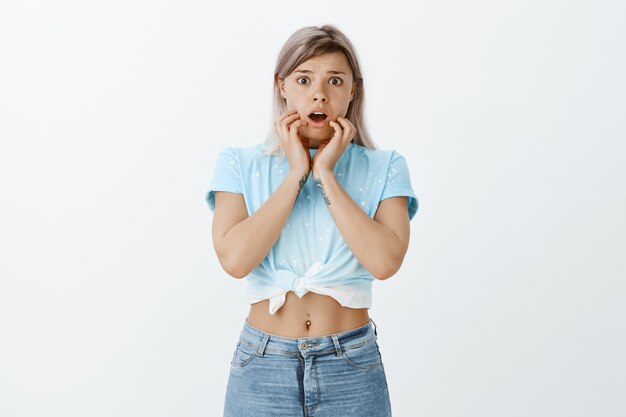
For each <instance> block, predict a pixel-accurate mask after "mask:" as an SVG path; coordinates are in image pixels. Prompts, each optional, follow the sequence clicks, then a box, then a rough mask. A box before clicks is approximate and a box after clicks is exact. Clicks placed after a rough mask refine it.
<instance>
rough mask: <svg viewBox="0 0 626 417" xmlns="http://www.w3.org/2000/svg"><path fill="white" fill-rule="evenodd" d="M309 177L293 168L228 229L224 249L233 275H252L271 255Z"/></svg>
mask: <svg viewBox="0 0 626 417" xmlns="http://www.w3.org/2000/svg"><path fill="white" fill-rule="evenodd" d="M306 178H307V177H306V176H305V175H300V174H298V173H295V172H293V171H290V172H289V173H288V174H287V176H286V177H285V179H284V180H283V182H282V183H281V184H280V185H279V186H278V188H277V189H276V190H275V191H274V192H273V193H272V195H271V196H270V197H269V198H268V199H267V200H266V201H265V202H264V203H263V204H262V205H261V207H259V208H258V209H257V210H256V211H255V212H254V213H253V214H252V215H250V216H249V217H246V219H244V220H243V221H241V222H239V223H238V224H236V225H235V226H233V227H232V228H231V229H230V230H229V231H228V232H227V233H226V235H225V236H224V241H223V244H224V249H225V250H224V253H226V254H227V257H228V259H227V261H226V262H227V264H228V265H231V271H232V273H233V275H235V276H236V277H238V278H242V277H244V276H246V275H248V273H250V271H252V269H254V268H255V267H256V266H257V265H259V264H260V263H261V262H262V261H263V259H264V258H265V257H266V256H267V254H268V252H269V251H270V249H271V248H272V246H273V245H274V243H276V241H277V240H278V238H279V237H280V234H281V232H282V230H283V228H284V227H285V224H286V223H287V219H288V218H289V214H290V213H291V210H292V208H293V205H294V203H295V201H296V198H297V197H298V194H299V192H300V190H301V188H302V186H303V185H304V182H305V181H306Z"/></svg>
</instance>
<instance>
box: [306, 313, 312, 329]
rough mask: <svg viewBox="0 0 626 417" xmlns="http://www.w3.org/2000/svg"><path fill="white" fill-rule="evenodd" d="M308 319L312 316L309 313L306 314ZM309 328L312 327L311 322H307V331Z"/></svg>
mask: <svg viewBox="0 0 626 417" xmlns="http://www.w3.org/2000/svg"><path fill="white" fill-rule="evenodd" d="M306 316H307V318H308V317H311V315H310V314H309V313H306ZM309 327H311V320H307V321H306V329H307V330H309Z"/></svg>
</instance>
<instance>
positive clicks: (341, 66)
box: [279, 52, 354, 145]
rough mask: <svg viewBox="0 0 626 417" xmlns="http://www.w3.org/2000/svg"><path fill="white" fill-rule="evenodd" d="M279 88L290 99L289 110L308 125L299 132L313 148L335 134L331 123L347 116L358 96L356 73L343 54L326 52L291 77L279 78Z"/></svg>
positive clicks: (300, 67)
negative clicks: (351, 104) (355, 84)
mask: <svg viewBox="0 0 626 417" xmlns="http://www.w3.org/2000/svg"><path fill="white" fill-rule="evenodd" d="M279 86H280V92H281V95H282V96H283V97H284V98H285V99H286V100H287V111H289V110H296V111H297V112H298V113H299V114H300V118H301V120H306V121H307V122H308V123H307V124H306V125H305V126H301V127H300V128H299V131H300V134H301V135H303V136H305V137H307V138H308V139H309V141H310V145H317V144H319V142H320V141H321V140H323V139H330V138H331V137H332V136H333V135H334V133H335V130H334V129H333V127H332V126H331V125H330V124H329V122H330V121H331V120H332V121H334V122H337V117H338V116H341V117H345V116H346V114H347V113H348V106H349V105H350V102H351V101H352V99H353V97H354V83H353V76H352V70H351V69H350V64H349V62H348V59H347V58H346V56H345V55H344V53H343V52H332V53H325V54H322V55H318V56H315V57H312V58H310V59H308V60H307V61H304V62H303V63H302V64H300V65H299V66H297V67H296V69H295V70H294V71H293V72H292V73H291V74H289V76H287V78H285V79H284V80H281V79H279ZM313 112H322V113H324V114H325V115H326V117H325V118H323V117H316V116H313V117H312V116H311V115H312V113H313Z"/></svg>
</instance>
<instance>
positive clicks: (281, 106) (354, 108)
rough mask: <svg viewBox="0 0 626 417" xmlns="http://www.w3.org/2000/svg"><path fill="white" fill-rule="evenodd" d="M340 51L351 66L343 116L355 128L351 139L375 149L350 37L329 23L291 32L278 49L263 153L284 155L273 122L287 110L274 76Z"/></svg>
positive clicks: (277, 81)
mask: <svg viewBox="0 0 626 417" xmlns="http://www.w3.org/2000/svg"><path fill="white" fill-rule="evenodd" d="M328 52H343V53H344V54H345V56H346V58H347V59H348V62H349V64H350V67H351V69H352V75H353V83H354V95H353V98H352V101H351V102H350V105H349V106H348V112H347V113H346V118H347V119H348V120H350V122H352V124H353V125H354V127H355V128H356V130H357V132H356V135H355V136H354V138H353V139H352V142H354V143H355V144H357V145H361V146H364V147H366V148H369V149H377V147H376V145H375V144H374V142H373V141H372V138H371V137H370V135H369V132H368V130H367V127H366V125H365V116H364V112H363V109H364V107H365V91H364V90H363V76H362V74H361V67H360V66H359V61H358V59H357V54H356V50H355V49H354V46H352V43H351V42H350V40H349V39H348V38H347V37H346V35H344V34H343V33H342V32H341V31H340V30H339V29H337V28H336V27H335V26H333V25H324V26H320V27H317V26H306V27H303V28H302V29H299V30H297V31H296V32H294V33H293V34H292V35H291V36H290V37H289V39H287V42H285V45H284V46H283V48H282V49H281V51H280V53H279V55H278V60H277V62H276V67H275V69H274V94H273V97H272V101H273V103H272V109H273V110H272V120H271V128H270V131H269V132H268V135H267V138H266V140H265V145H266V146H265V149H264V150H263V153H264V154H265V155H279V156H283V157H284V156H285V153H284V150H283V149H282V147H281V145H280V137H279V136H278V134H277V133H276V129H275V127H274V122H275V121H276V120H278V118H279V117H280V115H281V114H283V113H284V112H285V111H286V110H287V101H286V99H284V98H283V97H282V96H281V94H280V85H279V80H278V78H279V77H280V78H282V79H283V80H284V79H285V78H287V77H288V76H289V74H291V73H292V72H293V71H294V70H295V69H296V68H297V67H298V65H300V64H301V63H303V62H304V61H306V60H308V59H309V58H312V57H315V56H318V55H321V54H324V53H328Z"/></svg>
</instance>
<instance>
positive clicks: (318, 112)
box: [311, 111, 324, 114]
mask: <svg viewBox="0 0 626 417" xmlns="http://www.w3.org/2000/svg"><path fill="white" fill-rule="evenodd" d="M311 114H324V113H322V112H321V111H314V112H313V113H311Z"/></svg>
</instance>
